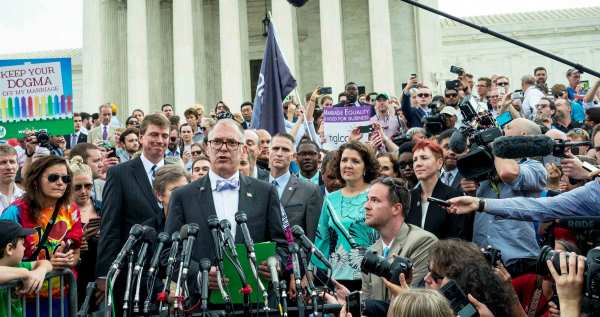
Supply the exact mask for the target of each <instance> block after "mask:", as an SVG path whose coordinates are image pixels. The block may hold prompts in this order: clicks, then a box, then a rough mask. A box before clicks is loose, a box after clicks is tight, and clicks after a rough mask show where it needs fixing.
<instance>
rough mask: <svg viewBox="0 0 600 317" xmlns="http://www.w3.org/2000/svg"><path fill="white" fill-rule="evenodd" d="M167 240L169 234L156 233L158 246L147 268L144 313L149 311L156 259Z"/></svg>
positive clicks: (157, 259)
mask: <svg viewBox="0 0 600 317" xmlns="http://www.w3.org/2000/svg"><path fill="white" fill-rule="evenodd" d="M167 241H169V234H168V233H166V232H161V233H159V234H158V246H157V247H156V250H155V251H154V255H153V256H152V259H151V260H150V267H149V268H148V274H149V277H148V295H147V296H146V300H145V301H144V313H149V312H150V302H151V300H152V290H153V289H154V282H155V280H156V272H157V271H158V270H157V269H158V261H159V260H160V254H161V253H162V249H163V248H164V245H165V242H167Z"/></svg>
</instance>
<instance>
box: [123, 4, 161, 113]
mask: <svg viewBox="0 0 600 317" xmlns="http://www.w3.org/2000/svg"><path fill="white" fill-rule="evenodd" d="M147 5H148V4H147V3H146V0H128V1H127V84H128V87H127V96H128V102H129V104H130V105H133V106H136V107H138V108H140V109H142V110H144V112H146V113H148V112H149V110H150V102H151V101H150V81H149V80H150V79H149V77H150V73H149V69H148V58H149V51H148V11H147V9H148V8H147ZM154 102H156V101H154Z"/></svg>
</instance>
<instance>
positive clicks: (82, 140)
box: [63, 131, 87, 149]
mask: <svg viewBox="0 0 600 317" xmlns="http://www.w3.org/2000/svg"><path fill="white" fill-rule="evenodd" d="M71 135H72V134H67V135H63V137H64V138H65V141H66V142H67V149H72V148H73V147H74V146H75V145H77V144H79V143H85V142H87V134H85V133H83V132H81V131H79V136H77V143H76V144H71Z"/></svg>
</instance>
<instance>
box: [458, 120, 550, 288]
mask: <svg viewBox="0 0 600 317" xmlns="http://www.w3.org/2000/svg"><path fill="white" fill-rule="evenodd" d="M504 133H505V135H506V136H520V135H538V134H541V131H540V128H539V126H538V125H536V124H535V123H533V122H532V121H529V120H527V119H523V118H518V119H515V120H513V121H511V122H510V123H508V124H506V125H505V127H504ZM494 166H495V170H496V175H495V176H492V177H491V178H490V179H488V180H485V181H483V182H481V184H480V186H479V188H478V189H477V194H476V196H477V197H482V198H510V197H516V196H539V193H540V192H541V191H543V190H544V188H545V186H546V169H545V168H544V165H543V164H542V163H540V162H538V161H535V160H532V159H529V158H523V159H522V160H520V161H516V160H512V159H503V158H499V157H495V158H494ZM465 192H467V190H466V189H465ZM451 200H452V199H451ZM535 237H536V235H535V229H534V226H533V224H532V223H527V222H519V221H513V220H509V219H502V220H497V219H495V217H494V216H492V215H489V214H477V215H475V222H474V226H473V242H475V243H476V244H477V245H479V246H481V247H487V246H492V247H493V248H495V249H500V250H502V260H503V261H504V263H506V264H507V269H508V271H509V272H511V274H512V275H513V276H517V275H520V274H521V272H523V271H524V270H526V269H527V267H528V265H529V263H530V260H529V259H526V258H532V257H536V256H537V254H538V253H539V247H538V245H537V243H536V238H535Z"/></svg>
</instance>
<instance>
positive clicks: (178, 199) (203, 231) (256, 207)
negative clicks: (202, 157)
mask: <svg viewBox="0 0 600 317" xmlns="http://www.w3.org/2000/svg"><path fill="white" fill-rule="evenodd" d="M218 203H219V202H218V201H213V195H212V188H211V184H210V178H209V176H208V175H206V176H204V177H202V178H200V179H198V180H196V181H194V182H192V183H190V184H188V185H185V186H183V187H181V188H179V189H177V190H175V191H174V192H173V193H172V194H171V199H170V202H169V215H168V216H167V222H166V224H165V231H166V232H167V233H169V234H171V233H172V232H174V231H177V230H179V229H180V228H181V226H183V225H184V224H186V223H197V224H198V226H200V231H199V232H198V237H197V238H196V243H195V244H194V250H193V251H192V261H191V264H190V274H189V276H190V278H192V279H193V280H194V281H195V278H196V273H197V272H198V263H199V262H200V259H202V258H209V259H211V261H212V262H213V263H215V247H214V243H213V238H212V235H211V233H210V230H209V228H208V224H207V223H206V220H207V219H208V216H209V215H216V213H217V212H216V209H215V204H218ZM279 205H280V204H279V198H278V196H277V191H276V190H275V188H274V187H273V186H271V185H270V184H267V183H265V182H262V181H259V180H256V179H254V178H252V177H247V176H243V175H240V190H239V203H238V210H243V211H244V212H246V215H247V216H248V222H247V225H248V231H250V235H251V236H252V240H254V242H255V243H258V242H265V241H274V242H276V243H277V247H278V254H279V255H280V256H281V257H282V258H283V259H285V258H286V257H287V251H286V250H287V240H286V238H285V236H284V233H283V225H282V222H281V209H280V208H279ZM233 234H234V235H235V236H234V239H235V242H236V243H243V242H244V237H243V234H242V231H241V229H239V226H236V232H234V233H233ZM192 284H193V285H195V284H196V282H193V283H189V285H192Z"/></svg>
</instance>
